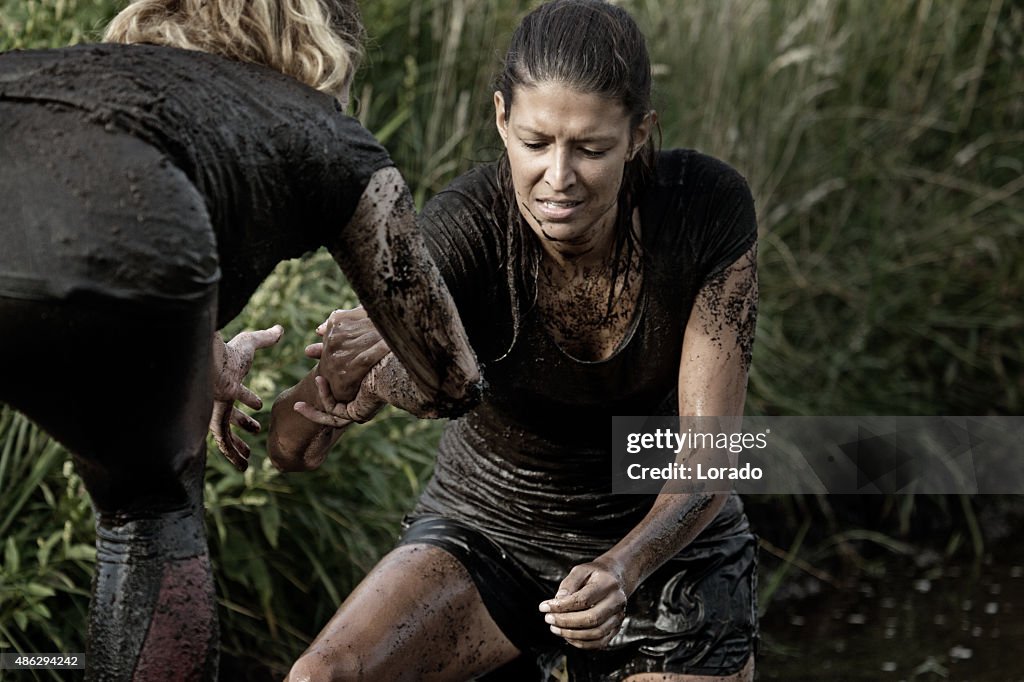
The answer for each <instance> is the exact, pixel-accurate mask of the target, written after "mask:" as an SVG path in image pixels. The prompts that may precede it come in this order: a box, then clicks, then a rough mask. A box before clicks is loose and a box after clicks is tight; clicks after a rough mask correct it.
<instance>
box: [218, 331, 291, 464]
mask: <svg viewBox="0 0 1024 682" xmlns="http://www.w3.org/2000/svg"><path fill="white" fill-rule="evenodd" d="M282 334H284V328H283V327H282V326H281V325H279V324H278V325H274V326H273V327H271V328H270V329H261V330H259V331H251V332H241V333H240V334H238V335H237V336H235V337H234V338H233V339H231V340H230V341H228V342H227V343H224V342H223V341H222V340H221V339H220V336H217V337H216V339H215V340H214V344H213V356H214V357H213V367H214V372H216V376H215V377H214V380H213V414H212V415H211V417H210V432H211V433H212V434H213V440H214V442H215V443H216V444H217V449H218V450H220V451H221V453H222V454H223V455H224V457H226V458H227V460H228V461H229V462H231V463H232V464H233V465H234V466H235V468H236V469H238V470H239V471H245V470H246V468H247V467H248V466H249V446H248V445H247V444H246V442H245V441H244V440H242V439H241V438H239V437H238V436H237V435H235V433H234V432H233V431H232V430H231V425H232V424H234V425H235V426H238V427H240V428H242V429H244V430H246V431H248V432H249V433H259V432H260V423H259V422H258V421H256V420H255V419H253V418H252V417H250V416H249V415H247V414H245V413H244V412H242V411H241V410H239V409H238V408H237V407H235V401H236V400H237V401H239V402H241V403H242V404H243V405H246V406H248V407H251V408H252V409H254V410H258V409H260V408H261V407H263V401H262V400H260V397H259V396H258V395H256V394H255V393H253V392H252V391H250V390H249V389H248V388H247V387H245V386H244V385H243V384H242V381H243V380H245V377H246V375H247V374H248V373H249V370H250V369H251V368H252V359H253V356H254V355H255V354H256V351H257V350H259V349H261V348H269V347H270V346H273V345H274V344H275V343H277V342H278V341H280V340H281V335H282Z"/></svg>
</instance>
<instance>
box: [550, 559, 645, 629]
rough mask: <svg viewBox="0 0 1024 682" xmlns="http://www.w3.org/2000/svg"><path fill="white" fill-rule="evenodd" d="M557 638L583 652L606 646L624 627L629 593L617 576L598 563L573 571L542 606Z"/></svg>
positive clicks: (578, 567)
mask: <svg viewBox="0 0 1024 682" xmlns="http://www.w3.org/2000/svg"><path fill="white" fill-rule="evenodd" d="M540 610H541V611H542V612H543V613H544V614H545V616H544V621H545V622H546V623H547V624H548V626H549V627H550V629H551V632H553V633H554V634H556V635H559V636H561V637H564V638H565V640H566V641H567V642H569V643H570V644H572V645H573V646H575V647H578V648H582V649H599V648H603V647H605V646H607V644H608V642H609V641H611V639H612V637H614V636H615V633H617V632H618V630H619V628H620V627H621V626H622V621H623V619H624V618H625V613H626V593H625V590H624V589H623V587H622V583H621V580H620V578H619V577H618V575H617V574H616V573H615V572H613V571H610V570H608V569H607V567H605V566H604V565H602V564H599V563H589V564H582V565H579V566H575V567H573V569H572V571H570V572H569V575H568V576H566V578H565V580H563V581H562V583H561V585H559V590H558V593H557V594H556V595H555V596H554V597H553V598H552V599H548V600H546V601H544V602H541V604H540Z"/></svg>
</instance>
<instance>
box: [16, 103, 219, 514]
mask: <svg viewBox="0 0 1024 682" xmlns="http://www.w3.org/2000/svg"><path fill="white" fill-rule="evenodd" d="M0 157H2V158H4V163H3V164H2V166H0V205H3V206H4V213H5V215H4V219H3V220H4V223H3V224H4V235H5V244H4V247H3V248H2V249H0V328H2V329H3V330H4V333H3V334H2V335H0V336H2V338H0V400H2V401H4V402H7V403H9V404H11V405H13V406H14V407H16V408H18V409H20V410H21V411H23V412H25V413H26V414H27V415H28V416H29V417H31V418H32V419H33V420H35V421H36V422H37V423H39V424H40V425H41V426H42V427H43V428H44V429H46V430H47V431H48V432H50V433H51V435H53V436H54V437H56V438H57V439H58V440H60V441H61V442H62V443H64V445H66V446H67V447H68V449H69V450H71V451H72V453H73V454H74V455H75V458H76V464H77V465H78V469H79V471H80V472H81V474H82V476H83V478H84V479H85V481H86V485H87V486H88V488H89V492H90V493H91V495H92V497H93V501H94V502H95V503H96V506H97V507H98V509H99V510H100V511H112V512H113V511H117V512H119V511H125V510H127V511H130V510H131V509H132V508H133V507H135V506H136V505H142V506H146V507H147V508H152V507H154V506H158V505H161V504H165V503H166V504H167V505H168V506H171V507H175V506H179V505H180V504H181V503H182V502H183V501H184V498H183V491H182V489H181V485H179V484H178V483H177V482H176V480H177V479H180V478H181V477H182V476H183V475H184V474H185V472H186V471H188V472H191V473H190V475H191V476H192V477H193V478H194V477H195V475H196V471H197V470H198V471H199V472H200V474H199V475H200V476H201V470H202V466H201V464H200V463H199V462H198V459H201V458H202V452H203V444H204V436H205V431H206V424H207V422H208V419H209V412H210V409H211V406H212V397H211V393H210V346H211V343H210V337H211V335H212V333H213V331H214V325H215V319H216V312H217V280H218V277H219V273H218V269H217V264H218V255H217V249H216V239H215V237H214V233H213V229H212V226H211V223H210V217H209V214H208V213H207V210H206V204H205V201H204V200H203V197H202V196H201V195H200V193H199V192H198V191H197V190H196V188H195V186H194V185H193V184H192V183H191V181H190V180H189V179H188V178H187V177H186V176H185V174H184V173H183V172H182V171H181V170H180V169H178V168H176V167H175V166H174V165H172V164H171V163H170V162H169V161H168V160H167V159H166V158H165V156H164V155H163V154H162V153H161V152H160V151H159V150H157V149H155V148H154V147H152V146H150V145H148V144H146V143H145V142H142V141H141V140H139V139H137V138H135V137H133V136H131V135H128V134H125V133H123V132H118V131H116V130H113V129H111V130H108V129H107V128H105V127H104V126H101V125H97V124H93V123H89V122H87V121H85V120H83V118H82V115H81V113H80V112H75V111H72V110H67V109H60V108H55V107H48V106H40V105H34V104H22V103H11V102H0ZM193 483H194V482H193ZM200 484H201V481H200ZM193 487H194V485H193ZM193 497H194V495H193Z"/></svg>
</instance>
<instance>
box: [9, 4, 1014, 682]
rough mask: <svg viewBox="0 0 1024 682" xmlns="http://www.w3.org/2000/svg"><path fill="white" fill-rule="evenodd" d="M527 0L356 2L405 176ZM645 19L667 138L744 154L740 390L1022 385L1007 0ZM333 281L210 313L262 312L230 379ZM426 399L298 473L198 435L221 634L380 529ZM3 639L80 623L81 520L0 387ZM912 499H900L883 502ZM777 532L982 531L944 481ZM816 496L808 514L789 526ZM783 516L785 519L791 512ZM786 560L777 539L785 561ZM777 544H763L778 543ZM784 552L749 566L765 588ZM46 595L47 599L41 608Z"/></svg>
mask: <svg viewBox="0 0 1024 682" xmlns="http://www.w3.org/2000/svg"><path fill="white" fill-rule="evenodd" d="M122 4H123V3H121V2H113V1H106V2H102V1H94V2H87V1H85V0H79V1H77V2H76V1H74V0H67V1H66V2H59V1H56V0H50V1H43V0H38V1H29V2H13V1H11V0H7V1H5V2H2V3H0V48H3V49H10V48H15V47H44V46H50V45H60V44H66V43H69V42H78V41H83V40H90V39H95V38H97V37H98V35H99V29H100V27H101V25H102V23H103V22H104V21H105V20H106V19H107V18H108V17H109V16H111V15H112V13H113V11H114V10H115V9H116V8H117V7H119V6H121V5H122ZM528 4H532V3H527V2H524V1H516V2H502V3H491V2H483V1H482V0H475V1H474V0H450V1H449V0H444V1H442V0H379V1H375V2H366V3H363V11H364V18H365V20H366V24H367V27H368V29H369V33H370V35H371V37H372V42H371V44H370V46H369V48H368V59H367V65H366V67H365V68H364V69H363V71H362V72H361V74H360V75H359V77H358V78H357V82H356V84H355V86H354V88H353V93H354V95H355V99H356V102H357V104H358V106H359V108H358V115H359V116H360V118H361V120H362V121H363V122H364V123H365V124H366V125H367V126H368V127H369V128H370V129H371V130H373V131H375V132H376V133H377V134H378V135H379V136H380V138H381V139H382V140H384V141H385V143H386V144H387V145H388V147H389V149H390V150H391V152H392V155H393V157H394V158H395V160H396V162H397V163H398V165H399V167H400V168H401V169H402V172H403V173H404V174H405V176H406V178H407V180H408V181H409V183H410V186H411V187H412V188H413V190H414V193H415V196H416V197H417V200H418V201H419V202H422V201H423V200H424V199H426V198H427V197H429V196H431V195H432V194H433V193H434V192H435V191H437V190H438V189H440V188H441V187H442V186H443V185H444V184H445V183H446V182H448V181H449V180H450V179H451V178H452V177H454V175H456V174H457V173H459V172H462V171H464V170H466V169H467V168H469V167H470V166H471V165H472V164H474V163H476V162H478V161H480V160H488V159H491V158H494V157H495V156H496V153H497V149H498V140H497V138H496V136H495V135H494V133H493V132H492V128H493V124H492V120H493V118H492V117H493V114H492V112H491V104H490V98H491V92H490V88H489V87H488V83H489V82H490V80H491V78H492V76H493V72H494V68H495V67H496V65H497V63H498V58H499V57H500V55H501V53H502V50H503V47H504V45H505V44H506V42H507V40H508V36H509V34H510V32H511V29H512V27H513V25H514V23H515V21H516V19H517V17H518V16H519V14H520V13H521V11H522V10H523V9H525V7H526V6H527V5H528ZM621 4H623V5H624V6H626V7H627V9H629V10H630V11H631V12H632V13H633V14H634V16H636V17H637V19H638V20H639V21H640V23H641V25H642V27H643V28H644V30H645V33H646V35H647V37H648V43H649V46H650V49H651V52H652V57H653V62H654V64H655V72H656V77H655V87H656V102H655V103H656V106H657V108H658V111H659V114H660V120H661V127H662V132H663V136H664V146H665V147H672V146H687V147H695V148H698V149H701V150H703V151H706V152H708V153H710V154H713V155H715V156H718V157H720V158H723V159H725V160H726V161H728V162H729V163H731V164H732V165H734V166H736V167H737V168H739V169H740V170H741V171H742V172H743V173H744V174H745V175H746V176H747V178H748V179H749V181H750V183H751V186H752V188H753V190H754V194H755V197H756V200H757V205H758V211H759V219H760V225H761V247H760V269H761V291H762V303H761V316H760V322H759V329H758V340H757V344H756V346H755V352H754V366H753V371H752V376H751V388H750V397H749V406H750V409H751V410H752V411H753V412H756V413H762V414H832V415H844V414H867V413H874V414H1020V413H1022V411H1024V397H1022V394H1024V366H1022V365H1024V363H1022V356H1024V313H1022V312H1021V305H1020V301H1021V300H1022V299H1024V271H1022V270H1021V268H1019V267H1017V266H1018V264H1019V262H1021V256H1022V253H1021V247H1020V244H1021V243H1022V241H1024V239H1022V237H1024V199H1022V193H1021V192H1022V190H1024V182H1022V180H1021V178H1024V161H1022V159H1024V133H1022V131H1024V96H1022V95H1024V10H1022V9H1021V7H1020V6H1019V4H1016V3H1011V2H1002V1H1001V0H991V1H990V2H986V3H966V2H947V3H932V2H925V1H921V2H917V1H912V0H903V1H901V2H888V3H857V2H842V1H840V0H817V1H815V2H772V1H769V0H745V1H742V2H741V1H739V0H721V1H717V0H705V1H694V2H685V3H678V2H670V1H668V0H623V1H622V3H621ZM353 303H354V301H353V299H352V296H351V293H350V292H349V290H348V288H347V287H346V285H345V283H344V280H343V278H341V276H340V275H339V274H338V272H337V269H336V267H335V266H334V264H333V262H332V261H331V260H330V258H329V257H328V256H327V255H326V254H324V253H317V254H314V255H312V256H309V257H307V258H304V259H301V260H298V261H293V262H289V263H284V264H282V265H281V266H280V267H278V269H277V270H276V271H275V272H274V274H273V275H272V276H271V277H270V279H268V281H267V282H266V283H265V284H264V286H263V287H262V288H261V289H260V291H259V292H258V293H257V294H256V296H254V298H253V300H252V301H251V303H250V305H249V307H248V308H247V309H246V311H245V312H244V313H243V315H242V316H241V317H240V318H239V319H238V320H236V321H235V322H234V323H233V324H232V325H231V328H230V329H229V330H228V331H227V333H229V334H230V333H231V332H233V331H236V330H238V329H241V328H263V327H267V326H270V325H272V324H274V323H278V322H280V323H282V324H284V325H285V327H286V329H287V333H286V337H285V339H284V340H283V341H282V342H281V344H279V346H278V347H276V348H274V349H272V350H271V351H268V352H265V353H263V354H261V355H259V356H257V365H256V367H255V368H254V371H253V374H252V378H251V385H252V387H253V389H254V390H255V391H256V392H257V393H259V394H260V395H262V396H264V398H265V399H267V403H268V408H265V409H264V410H263V411H261V412H260V413H258V414H257V415H256V416H257V418H258V419H260V421H261V422H262V423H263V424H264V425H266V423H267V411H268V409H269V403H270V399H271V398H272V397H273V396H274V395H276V394H277V392H279V391H280V390H281V389H283V388H284V387H286V386H288V385H290V384H291V383H293V382H294V381H296V380H297V379H298V378H299V377H300V376H302V375H303V374H304V373H305V372H306V371H308V369H309V367H310V366H311V364H312V363H311V362H310V361H309V360H307V359H305V358H304V357H303V355H302V348H303V347H304V346H305V345H306V344H307V343H310V342H312V341H313V340H315V337H314V336H313V334H312V329H313V328H314V327H315V326H316V325H317V324H318V323H319V322H320V321H322V320H323V318H324V317H325V316H326V314H327V313H328V312H329V311H330V310H331V309H333V308H334V307H339V306H348V305H352V304H353ZM437 435H438V425H437V424H434V423H428V422H417V421H416V420H413V419H411V418H409V417H408V416H405V415H402V414H400V413H398V412H388V413H387V414H386V415H385V416H384V418H381V419H378V420H376V421H375V422H374V423H372V424H370V425H367V426H365V427H359V428H353V429H352V432H351V433H350V434H347V435H346V436H345V438H344V439H343V440H342V442H341V444H340V445H339V447H338V448H337V451H336V452H335V453H333V454H332V457H331V458H330V459H329V461H328V462H327V464H326V465H325V466H324V467H323V469H322V470H321V471H319V472H316V473H313V474H291V475H281V474H279V473H277V472H276V471H274V470H272V469H271V468H269V466H268V465H267V462H266V459H265V456H264V454H263V452H264V441H263V439H262V437H260V438H256V439H250V442H252V444H253V450H254V460H253V465H252V467H251V468H250V471H248V472H247V473H246V474H244V475H242V474H238V473H236V472H234V471H233V470H232V469H231V468H230V467H228V466H227V465H226V463H225V462H224V461H223V460H222V459H221V457H220V455H219V454H218V453H216V451H214V450H211V455H210V462H209V467H208V476H207V489H206V493H207V509H208V513H207V518H208V533H209V537H210V544H211V551H212V556H213V560H214V564H215V570H216V576H217V581H218V595H219V598H220V600H221V605H222V609H221V618H222V633H223V640H224V644H225V650H226V651H227V652H228V654H231V653H235V654H237V655H239V656H240V657H246V658H249V657H255V658H257V659H258V660H259V661H260V662H262V663H263V664H265V665H266V666H268V667H270V668H272V669H274V670H275V671H276V672H278V673H280V672H282V671H283V670H284V667H285V666H286V665H287V663H288V661H290V660H291V659H292V658H294V656H295V655H296V654H297V653H298V652H299V651H300V650H301V649H302V648H303V646H304V645H305V644H306V643H307V642H308V641H309V639H310V638H311V637H312V635H313V634H314V633H315V632H316V631H317V630H318V628H319V627H320V626H321V625H322V624H323V623H324V622H325V621H326V619H327V618H328V617H329V615H330V613H331V612H332V611H333V610H334V609H335V608H336V606H337V604H338V603H339V601H340V600H341V599H343V598H344V596H345V594H346V593H347V591H348V590H349V589H350V587H351V586H352V585H353V583H354V582H355V581H356V580H357V579H358V578H359V576H360V575H361V574H362V572H363V571H365V570H366V568H367V567H368V566H370V565H372V563H373V562H374V560H375V559H376V558H377V557H378V556H379V555H380V553H381V552H383V551H385V550H386V549H387V547H388V546H389V545H390V543H391V542H392V541H393V539H394V536H395V533H396V532H397V527H398V521H399V519H400V517H401V514H402V512H403V511H404V510H406V509H408V507H409V506H410V504H411V502H412V500H413V499H414V498H415V495H416V494H417V493H418V490H419V487H420V485H421V482H422V481H423V480H424V477H425V476H426V475H427V473H428V472H429V470H430V466H431V461H432V451H433V447H434V443H435V442H436V438H437ZM0 443H2V450H0V453H2V455H0V524H2V525H0V541H2V544H3V556H4V559H3V564H2V567H0V640H2V641H0V645H2V646H13V647H17V648H20V649H22V650H29V651H46V650H52V649H54V648H60V649H62V650H64V651H69V650H81V647H82V641H83V632H84V619H85V608H86V603H87V594H86V589H87V586H88V584H89V572H90V570H91V569H90V564H89V557H88V548H89V547H91V538H92V529H91V520H90V514H89V510H88V504H87V502H86V500H85V496H84V492H83V491H82V489H81V484H80V482H79V480H78V479H77V477H76V476H75V475H74V473H73V471H72V470H71V468H70V467H69V466H68V465H67V458H66V455H64V454H63V453H62V451H61V450H60V449H59V448H58V447H57V446H56V445H55V444H53V443H52V441H50V440H49V439H48V438H46V437H45V436H44V435H43V434H41V433H39V432H38V431H37V430H36V429H35V428H34V427H31V426H30V425H28V424H27V423H26V422H25V421H24V420H23V419H22V418H21V417H18V416H16V415H14V414H13V413H12V412H10V411H4V412H2V413H0ZM908 500H909V502H908ZM752 502H753V503H754V506H755V507H756V506H757V505H764V506H765V507H766V508H771V509H772V510H773V511H774V512H777V515H775V516H773V518H776V519H778V523H779V525H780V527H782V528H784V529H786V531H787V532H788V537H789V539H788V540H786V538H785V537H781V538H776V542H777V543H778V544H779V546H780V547H782V550H781V551H780V554H783V555H786V556H790V555H791V558H795V557H798V556H799V557H802V558H803V560H804V561H818V560H820V559H822V557H824V556H826V555H835V554H836V553H842V554H845V555H849V552H850V549H851V548H855V547H861V546H864V545H865V544H870V545H872V546H880V547H884V548H886V549H887V550H888V551H901V550H902V549H904V546H903V545H901V544H899V543H898V542H895V541H890V540H891V538H889V539H886V538H885V537H884V536H879V535H877V534H873V532H869V531H865V530H864V529H870V528H871V527H872V524H877V523H880V522H882V521H884V522H886V523H888V524H889V525H888V526H887V527H888V528H891V529H892V532H891V535H896V536H899V535H901V534H904V533H906V532H907V531H908V530H909V529H910V528H911V527H912V526H913V524H914V520H915V518H916V517H920V516H922V515H924V514H931V515H934V516H936V517H937V518H940V519H945V520H947V521H948V522H949V525H951V526H953V527H954V528H955V529H954V531H953V533H952V534H950V535H949V537H950V541H949V545H948V547H946V548H945V549H946V550H947V551H949V552H953V551H957V549H958V548H959V547H968V546H970V547H973V548H974V551H975V552H977V551H980V550H979V549H978V548H977V543H978V541H979V537H980V531H978V524H977V521H976V519H975V518H974V512H973V508H972V505H971V504H970V503H969V501H965V500H945V499H936V500H928V501H924V502H921V501H918V502H915V500H914V498H892V499H883V498H878V501H877V502H876V501H872V502H871V504H872V505H874V506H875V508H874V509H873V510H872V513H871V516H870V517H865V518H863V519H860V520H859V521H857V522H856V523H854V522H851V521H849V520H848V518H847V520H845V521H844V519H843V514H842V513H840V511H837V510H836V509H834V508H833V503H831V502H830V501H828V500H827V499H788V500H767V501H756V500H752ZM807 514H813V515H814V518H815V519H816V522H817V521H820V522H821V523H820V524H818V525H820V526H821V527H823V528H824V529H825V530H826V531H827V532H828V533H829V534H830V535H831V536H832V539H831V540H827V539H823V538H822V537H821V536H820V535H815V532H814V529H813V528H812V529H811V530H810V531H808V530H807V529H806V528H804V527H803V526H802V524H803V522H804V519H805V518H806V517H807ZM794 536H795V537H796V538H797V541H793V540H792V538H793V537H794ZM790 565H791V563H790V562H787V563H785V567H788V566H790ZM783 570H784V569H783ZM784 577H785V574H784V573H783V572H780V573H778V574H776V575H775V576H770V575H769V576H766V580H765V584H766V585H769V586H771V589H774V587H775V586H777V585H778V584H779V582H780V581H781V580H782V579H783V578H784ZM56 614H60V616H59V617H57V616H56Z"/></svg>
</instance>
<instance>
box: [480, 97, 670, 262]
mask: <svg viewBox="0 0 1024 682" xmlns="http://www.w3.org/2000/svg"><path fill="white" fill-rule="evenodd" d="M494 108H495V122H496V124H497V127H498V133H499V134H500V135H501V138H502V140H503V141H504V143H505V149H506V152H507V154H508V161H509V166H510V168H511V171H512V184H513V186H514V187H515V192H516V202H517V204H518V206H519V210H520V212H521V213H522V214H523V217H524V218H525V219H526V222H527V223H528V224H529V225H530V228H531V229H532V230H533V233H534V234H535V235H537V237H538V239H540V241H541V244H542V246H543V248H544V250H545V251H546V252H547V253H548V254H551V255H558V256H561V257H570V258H571V257H578V256H583V255H585V254H586V253H587V252H589V251H590V250H592V249H594V248H600V247H602V246H607V243H608V242H607V241H606V240H609V239H610V237H611V231H612V230H613V229H614V224H615V217H616V210H617V206H618V197H619V188H620V187H621V186H622V179H623V173H624V169H625V164H626V161H628V160H629V159H631V158H632V157H633V155H634V154H635V153H636V151H638V150H639V149H640V148H641V147H642V146H643V144H644V143H645V142H646V141H647V136H648V135H649V134H650V128H651V121H652V116H648V117H646V118H645V119H644V121H643V122H642V123H641V124H640V125H639V126H638V127H637V128H636V129H635V130H631V126H630V120H629V114H628V112H627V111H626V109H625V107H624V106H623V105H622V104H621V103H619V102H617V101H614V100H610V99H608V98H606V97H602V96H600V95H596V94H593V93H585V92H581V91H579V90H576V89H574V88H572V87H571V86H568V85H565V84H563V83H559V82H553V81H541V82H539V83H535V84H531V85H528V86H517V87H516V89H515V92H514V96H513V102H512V106H511V108H510V109H509V113H508V116H507V117H506V116H505V102H504V98H503V97H502V94H501V93H500V92H495V93H494Z"/></svg>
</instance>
